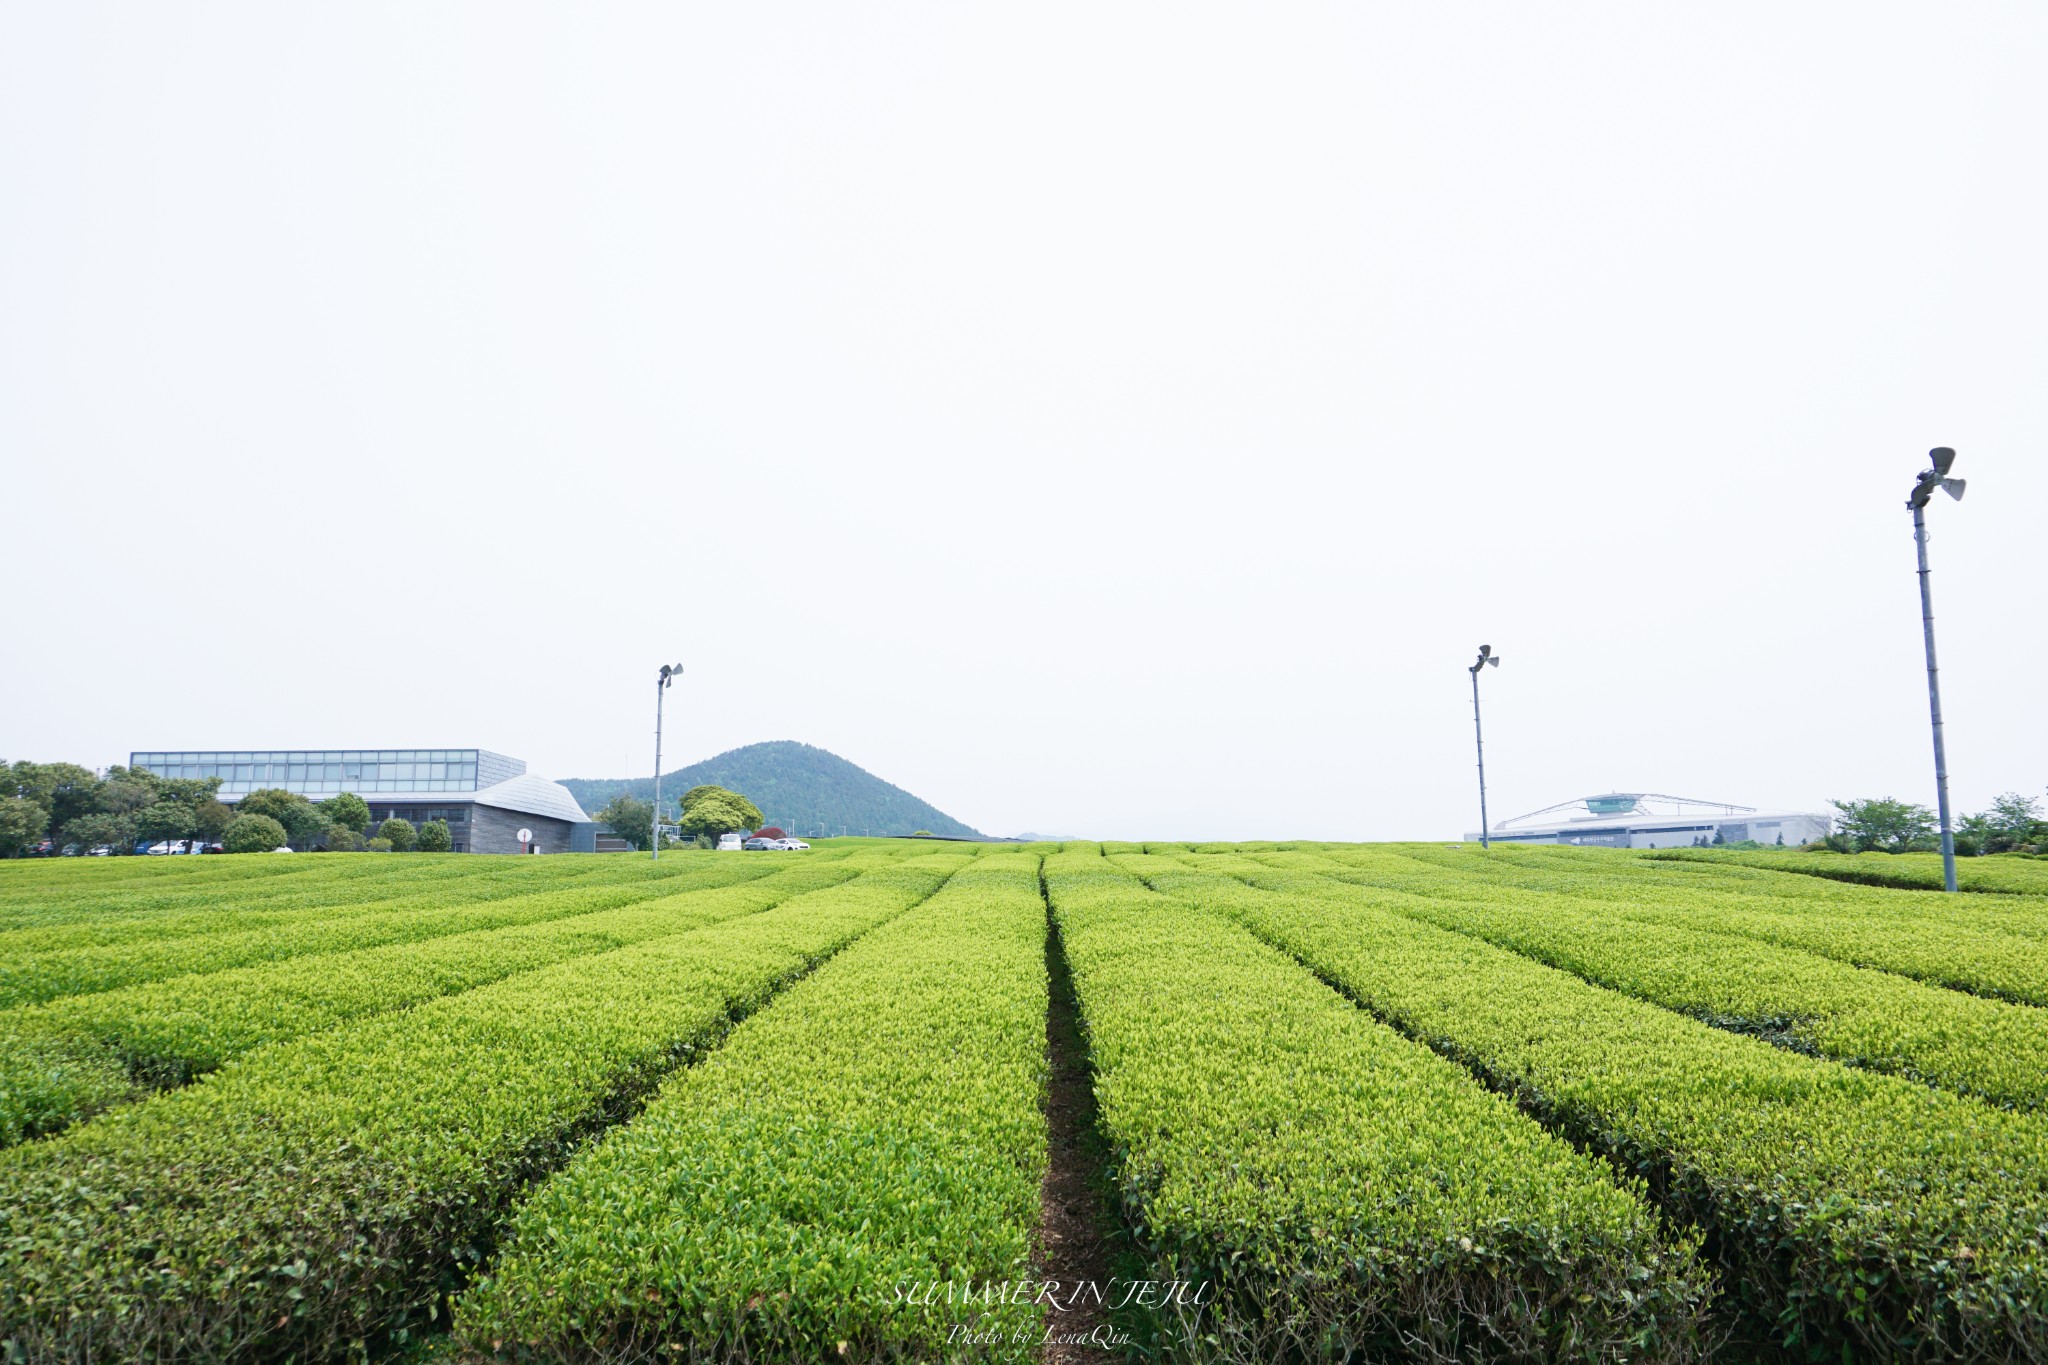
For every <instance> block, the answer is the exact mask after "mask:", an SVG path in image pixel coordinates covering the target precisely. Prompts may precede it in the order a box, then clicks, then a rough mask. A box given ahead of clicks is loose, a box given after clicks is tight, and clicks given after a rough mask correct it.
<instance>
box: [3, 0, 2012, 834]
mask: <svg viewBox="0 0 2048 1365" xmlns="http://www.w3.org/2000/svg"><path fill="white" fill-rule="evenodd" d="M2044 70H2048V8H2044V7H2042V6H2041V5H2039V4H2035V3H2013V4H2004V5H1999V4H1972V5H1967V6H1956V5H1933V4H1928V5H1920V6H1900V5H1883V4H1869V3H1858V4H1833V5H1828V4H1801V5H1784V4H1731V3H1716V4H1711V5H1710V4H1695V5H1691V6H1674V5H1641V4H1612V5H1571V4H1545V5H1509V4H1490V5H1471V4H1432V5H1392V4H1383V5H1370V4H1332V5H1323V6H1312V5H1293V4H1244V5H1236V6H1217V5H1189V4H1181V3H1177V4H1170V5H1169V4H1159V5H1137V4H1106V5H1105V4H1100V3H1089V4H1075V5H1061V4H1048V3H1034V4H1029V5H1024V4H1016V5H1007V6H1000V5H989V4H970V5H961V4H950V3H948V4H922V5H919V4H885V3H863V4H858V5H843V4H817V5H779V4H742V5H729V4H728V5H710V4H692V5H672V4H660V5H645V6H633V5H623V4H621V5H606V6H568V5H561V6H549V7H536V6H521V5H507V4H502V3H491V4H476V5H457V4H436V5H425V6H423V5H413V4H404V5H398V4H393V5H372V4H349V5H330V6H305V5H271V4H236V5H231V4H173V5H159V4H142V3H134V4H125V5H99V4H86V3H65V4H37V3H27V2H26V0H19V2H13V3H5V4H4V5H0V461H4V466H5V468H4V482H0V488H4V492H0V500H4V505H5V507H6V517H5V532H4V534H5V541H6V545H7V549H8V561H9V565H10V572H9V575H8V582H9V585H10V587H11V589H12V591H11V592H10V593H9V594H8V617H9V624H8V626H7V628H6V629H5V631H4V634H0V651H4V674H0V756H4V757H7V758H36V759H59V758H63V759H72V760H77V761H82V762H86V763H91V764H95V765H101V764H106V763H109V762H121V761H125V758H126V755H127V753H128V751H129V750H130V749H134V748H154V747H164V748H178V747H189V748H212V747H229V746H238V747H260V746H273V745H274V746H280V747H282V746H322V747H344V746H355V745H376V746H391V745H433V746H440V745H482V746H484V747H489V748H496V749H499V750H502V751H504V752H507V753H511V754H515V755H518V756H521V757H523V758H525V759H527V760H528V762H529V764H530V766H531V768H532V770H534V771H536V772H539V773H542V774H545V775H548V776H553V777H577V776H581V777H598V776H620V775H626V774H638V773H644V772H646V771H647V770H648V769H649V767H650V766H651V763H652V753H651V748H652V743H651V740H652V737H651V734H650V731H651V728H652V716H651V711H652V702H653V697H652V686H651V684H652V679H653V676H654V672H655V669H656V666H657V665H659V664H660V663H662V662H663V661H666V660H672V659H677V658H679V659H681V660H683V661H684V663H685V665H686V666H687V669H688V673H687V676H686V678H685V681H684V682H683V684H682V685H681V686H680V687H679V688H678V689H677V690H676V691H675V692H673V693H671V705H670V710H669V721H670V724H669V730H668V748H667V754H668V756H670V757H671V758H672V759H673V762H672V763H671V764H670V765H668V766H676V765H679V764H681V763H683V762H688V761H692V760H695V759H698V758H702V757H705V756H708V755H710V754H712V753H714V752H717V751H720V750H723V749H727V748H730V747H733V746H735V745H739V744H745V743H748V742H751V741H754V740H764V739H783V738H789V739H801V740H805V741H808V742H810V743H813V744H819V745H823V746H825V747H827V748H830V749H832V750H834V751H836V752H838V753H840V754H842V755H844V756H845V757H847V758H849V759H851V760H853V761H854V762H856V763H859V764H861V765H862V766H864V767H866V768H868V769H870V770H872V771H874V772H876V773H878V774H880V775H881V776H883V777H885V778H887V779H889V780H891V781H894V782H897V783H899V784H901V785H903V786H905V787H907V788H909V789H910V790H911V791H913V792H915V793H917V794H918V795H920V796H923V797H925V798H926V799H928V800H930V801H932V802H933V803H935V804H936V805H938V806H940V807H941V808H943V809H945V810H946V811H948V812H950V813H952V814H954V815H956V816H958V817H959V818H961V819H963V820H966V821H968V822H969V823H971V824H974V825H976V826H978V827H980V828H982V829H984V830H988V831H990V832H994V833H1012V832H1016V831H1019V830H1024V829H1035V830H1039V831H1051V832H1054V833H1070V834H1081V835H1095V836H1102V837H1146V836H1159V837H1175V836H1179V837H1201V838H1262V837H1276V836H1301V837H1319V838H1343V839H1353V838H1390V837H1407V836H1415V837H1432V838H1434V837H1457V836H1459V835H1461V834H1462V833H1463V832H1465V831H1466V830H1469V829H1471V828H1474V827H1475V826H1476V823H1477V812H1476V809H1475V806H1476V800H1475V796H1474V784H1473V776H1472V718H1471V708H1470V698H1469V693H1468V690H1467V684H1468V680H1467V677H1466V674H1465V665H1466V664H1467V663H1469V662H1470V660H1471V657H1472V654H1473V652H1474V649H1475V647H1476V646H1477V645H1478V644H1479V643H1480V642H1481V641H1485V642H1487V643H1490V644H1492V645H1493V646H1494V647H1495V648H1496V649H1497V650H1498V651H1499V652H1500V653H1501V654H1502V655H1503V656H1504V657H1505V660H1506V662H1505V664H1504V666H1503V667H1502V668H1501V669H1500V670H1498V671H1497V672H1496V671H1492V670H1489V671H1488V674H1487V677H1486V679H1485V687H1486V690H1487V698H1486V706H1487V711H1486V720H1487V734H1488V741H1489V742H1488V750H1487V752H1488V759H1489V764H1488V771H1489V775H1490V777H1491V779H1492V808H1493V813H1494V814H1495V815H1496V816H1497V817H1498V816H1503V815H1513V814H1516V813H1518V812H1520V811H1524V810H1528V809H1532V808H1534V807H1538V806H1544V805H1548V804H1550V803H1552V802H1556V801H1561V800H1565V799H1568V798H1571V797H1575V796H1580V795H1583V794H1585V793H1587V792H1591V791H1599V790H1607V789H1611V788H1616V787H1619V788H1623V789H1630V790H1635V789H1643V790H1654V791H1662V792H1676V793H1680V794H1685V795H1694V796H1703V797H1709V798H1714V799H1718V800H1727V801H1736V802H1743V803H1747V804H1754V805H1767V806H1792V807H1796V808H1810V807H1813V806H1814V805H1816V804H1817V803H1820V802H1823V801H1824V800H1825V798H1828V797H1831V796H1855V795H1883V794H1895V795H1898V796H1901V797H1907V798H1912V799H1917V800H1924V801H1927V802H1928V803H1930V804H1931V803H1932V801H1933V773H1932V761H1931V758H1930V753H1929V741H1928V734H1927V723H1926V722H1927V710H1926V705H1927V703H1926V691H1925V676H1924V674H1923V672H1922V670H1921V657H1920V633H1919V608H1918V602H1917V599H1916V597H1915V588H1914V580H1913V546H1912V540H1911V534H1910V526H1909V521H1908V517H1907V514H1906V512H1905V510H1904V506H1903V501H1904V497H1905V494H1906V492H1907V489H1908V487H1909V486H1910V484H1911V482H1912V479H1913V476H1914V475H1915V474H1916V473H1917V472H1918V471H1919V469H1920V468H1921V467H1922V465H1923V464H1924V463H1925V452H1926V450H1927V448H1928V447H1929V446H1932V445H1935V444H1948V445H1953V446H1955V447H1957V448H1958V449H1959V450H1960V452H1961V458H1960V461H1959V463H1958V466H1957V469H1956V473H1958V474H1960V475H1964V476H1966V477H1967V478H1968V479H1969V481H1970V494H1969V497H1968V499H1967V501H1965V502H1963V503H1962V504H1959V505H1958V504H1952V503H1949V502H1947V501H1946V500H1942V501H1941V502H1939V503H1938V505H1937V506H1935V507H1934V508H1933V510H1932V521H1933V524H1934V527H1935V539H1934V542H1933V553H1934V563H1935V579H1934V582H1935V593H1936V598H1935V605H1936V610H1937V613H1938V617H1939V625H1940V630H1941V635H1940V642H1941V647H1942V662H1943V666H1944V667H1943V680H1944V686H1945V696H1944V700H1945V702H1946V704H1947V709H1948V712H1949V718H1950V725H1949V753H1950V763H1951V768H1952V770H1953V782H1954V790H1955V795H1956V800H1957V803H1958V805H1959V807H1961V808H1962V809H1964V810H1970V809H1976V808H1978V807H1981V806H1982V805H1984V804H1985V803H1986V802H1987V801H1988V800H1989V799H1990V798H1991V797H1992V796H1994V795H1996V794H1997V793H1999V792H2001V791H2004V790H2007V789H2010V788H2018V789H2021V790H2023V791H2027V792H2030V793H2036V794H2038V793H2040V792H2041V790H2042V788H2043V784H2044V783H2048V737H2044V733H2043V714H2044V711H2043V707H2042V705H2041V697H2042V695H2043V688H2044V683H2048V674H2044V664H2048V645H2044V641H2048V629H2044V626H2043V608H2044V602H2048V597H2044V591H2043V589H2044V582H2043V574H2042V563H2043V558H2042V547H2043V536H2044V531H2048V525H2044V516H2043V513H2044V510H2048V385H2044V383H2043V376H2044V374H2048V251H2044V247H2043V244H2044V242H2048V189H2044V183H2048V182H2044V175H2043V167H2044V164H2048V153H2044V145H2043V144H2044V133H2048V81H2044V80H2043V79H2042V75H2041V73H2042V72H2043V71H2044Z"/></svg>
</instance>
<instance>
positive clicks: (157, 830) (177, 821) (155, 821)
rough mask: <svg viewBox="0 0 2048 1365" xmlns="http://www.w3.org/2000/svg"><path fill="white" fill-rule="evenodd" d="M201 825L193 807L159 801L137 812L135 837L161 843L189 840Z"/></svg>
mask: <svg viewBox="0 0 2048 1365" xmlns="http://www.w3.org/2000/svg"><path fill="white" fill-rule="evenodd" d="M198 824H199V817H198V814H197V813H196V812H195V811H194V810H193V809H192V807H190V806H187V805H184V804H183V803H181V802H177V801H158V802H156V803H154V804H153V805H148V806H144V807H143V808H142V809H141V810H139V811H137V812H135V837H136V838H138V839H147V840H148V841H149V842H150V843H152V844H154V843H160V842H165V841H168V840H171V839H187V838H190V837H191V835H192V831H193V830H194V829H195V828H197V826H198Z"/></svg>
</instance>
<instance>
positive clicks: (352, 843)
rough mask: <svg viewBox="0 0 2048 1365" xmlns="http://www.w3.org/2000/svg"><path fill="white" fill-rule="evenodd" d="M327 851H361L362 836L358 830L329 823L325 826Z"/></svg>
mask: <svg viewBox="0 0 2048 1365" xmlns="http://www.w3.org/2000/svg"><path fill="white" fill-rule="evenodd" d="M327 851H328V852H329V853H361V852H362V851H363V836H362V834H361V833H360V832H358V831H356V830H352V829H350V828H349V827H348V826H347V825H329V826H328V827H327Z"/></svg>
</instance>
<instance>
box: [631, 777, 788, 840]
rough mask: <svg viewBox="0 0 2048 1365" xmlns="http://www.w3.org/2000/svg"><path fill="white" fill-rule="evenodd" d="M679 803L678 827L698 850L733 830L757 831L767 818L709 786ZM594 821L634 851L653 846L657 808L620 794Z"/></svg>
mask: <svg viewBox="0 0 2048 1365" xmlns="http://www.w3.org/2000/svg"><path fill="white" fill-rule="evenodd" d="M678 804H679V806H680V809H681V815H680V816H679V817H678V818H677V821H676V824H677V828H679V829H680V830H681V831H682V833H683V835H684V836H685V837H686V838H688V839H689V840H690V841H691V842H692V843H694V844H695V845H697V846H698V847H699V848H709V847H711V845H712V844H713V843H715V842H716V841H717V839H718V836H719V835H721V834H725V833H728V832H730V831H733V830H748V831H751V830H754V829H758V828H760V825H761V821H762V820H763V819H764V818H765V817H763V816H762V814H761V808H760V807H759V806H757V805H755V804H754V803H753V802H752V801H749V800H748V799H747V798H746V797H744V796H741V795H740V794H739V793H738V792H736V791H728V790H727V789H726V788H724V787H715V786H711V785H710V784H708V783H707V784H705V785H702V786H696V787H692V788H690V789H689V790H688V791H686V792H684V793H683V799H682V801H681V802H679V803H678ZM591 818H592V819H594V820H598V821H601V822H603V823H604V824H606V825H608V826H610V827H611V831H612V833H614V834H616V835H618V836H619V837H620V838H621V839H624V840H625V841H626V842H627V843H629V844H631V845H632V846H633V847H634V848H638V849H646V848H651V847H653V846H654V806H653V804H652V803H650V802H647V801H642V800H641V799H640V798H638V797H636V796H628V795H626V794H625V793H624V792H620V793H619V794H618V795H617V796H614V797H613V798H612V799H611V800H610V801H609V802H607V803H606V804H605V807H604V809H603V810H601V811H599V812H598V813H597V814H596V815H594V816H592V817H591ZM675 842H676V841H675V840H673V839H670V840H667V841H666V842H665V843H664V844H663V845H662V846H663V847H664V848H668V847H673V846H674V844H675Z"/></svg>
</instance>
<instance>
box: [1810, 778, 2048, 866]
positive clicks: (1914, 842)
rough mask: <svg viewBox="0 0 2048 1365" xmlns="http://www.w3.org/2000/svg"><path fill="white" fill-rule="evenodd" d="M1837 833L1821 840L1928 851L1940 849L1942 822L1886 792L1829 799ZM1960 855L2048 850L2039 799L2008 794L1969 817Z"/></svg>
mask: <svg viewBox="0 0 2048 1365" xmlns="http://www.w3.org/2000/svg"><path fill="white" fill-rule="evenodd" d="M1828 804H1829V805H1831V806H1833V807H1834V808H1835V809H1836V811H1838V812H1840V813H1839V814H1838V815H1836V817H1835V828H1834V831H1833V832H1832V833H1831V834H1829V835H1828V836H1827V837H1826V838H1825V839H1823V840H1822V841H1821V843H1822V844H1823V845H1825V846H1826V847H1828V848H1831V849H1833V850H1834V851H1835V852H1837V853H1928V852H1933V851H1935V850H1938V849H1939V848H1940V847H1941V822H1940V820H1939V819H1938V818H1937V817H1936V816H1935V813H1934V812H1933V811H1931V810H1929V809H1928V808H1927V807H1925V806H1917V805H1914V804H1912V803H1911V802H1907V801H1900V800H1897V799H1895V798H1893V797H1889V796H1883V797H1877V798H1874V799H1872V800H1867V801H1830V802H1829V803H1828ZM1955 836H1956V854H1957V856H1959V857H1964V858H1975V857H1979V856H1981V855H1983V854H1987V853H2032V854H2048V820H2043V819H2042V818H2041V803H2040V802H2039V801H2037V800H2035V799H2034V798H2033V797H2029V796H2022V795H2020V794H2019V793H2018V792H2007V793H2006V794H2005V795H2003V796H2001V797H1999V798H1998V799H1997V800H1995V801H1993V802H1992V803H1991V807H1990V809H1989V810H1984V811H1979V812H1978V813H1977V814H1975V815H1965V816H1964V817H1963V818H1962V820H1961V821H1960V822H1958V824H1957V825H1956V830H1955Z"/></svg>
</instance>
